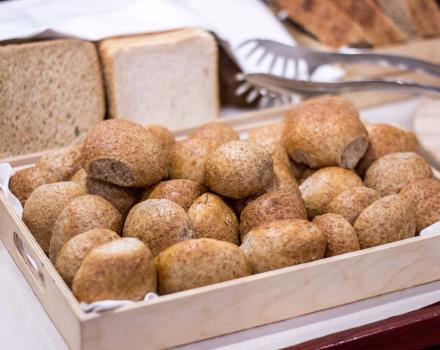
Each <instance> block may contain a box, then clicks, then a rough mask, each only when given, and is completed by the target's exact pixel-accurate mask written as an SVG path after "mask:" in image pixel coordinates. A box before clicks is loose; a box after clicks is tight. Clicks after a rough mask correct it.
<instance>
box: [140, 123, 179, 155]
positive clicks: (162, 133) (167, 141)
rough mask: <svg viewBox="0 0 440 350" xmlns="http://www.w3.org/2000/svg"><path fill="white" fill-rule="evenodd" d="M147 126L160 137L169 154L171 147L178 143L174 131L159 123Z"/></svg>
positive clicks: (146, 126)
mask: <svg viewBox="0 0 440 350" xmlns="http://www.w3.org/2000/svg"><path fill="white" fill-rule="evenodd" d="M145 128H146V129H147V130H148V131H150V132H151V133H152V134H153V135H154V136H156V137H157V138H158V139H159V141H160V143H161V145H162V147H163V148H164V149H165V151H166V153H167V154H168V153H169V152H170V150H171V147H172V146H173V145H174V144H175V143H176V139H175V138H174V135H173V133H172V132H171V131H170V130H169V129H168V128H166V127H164V126H162V125H157V124H147V125H145Z"/></svg>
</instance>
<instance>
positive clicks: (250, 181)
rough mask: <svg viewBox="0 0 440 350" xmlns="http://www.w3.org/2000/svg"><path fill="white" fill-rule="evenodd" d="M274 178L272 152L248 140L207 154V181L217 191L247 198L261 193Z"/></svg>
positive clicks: (227, 144) (226, 194)
mask: <svg viewBox="0 0 440 350" xmlns="http://www.w3.org/2000/svg"><path fill="white" fill-rule="evenodd" d="M272 177H273V162H272V158H271V156H270V154H269V152H267V151H265V150H264V149H263V148H262V147H260V146H258V145H256V144H253V143H250V142H247V141H231V142H228V143H225V144H223V145H221V146H219V147H218V148H217V149H216V150H215V151H214V152H212V153H211V154H209V155H208V159H207V161H206V165H205V184H206V185H208V187H209V188H210V189H211V190H212V191H213V192H216V193H218V194H221V195H223V196H226V197H231V198H237V199H239V198H245V197H249V196H251V195H253V194H256V193H258V192H261V191H263V190H264V188H265V187H266V186H267V185H268V184H269V182H270V180H271V179H272Z"/></svg>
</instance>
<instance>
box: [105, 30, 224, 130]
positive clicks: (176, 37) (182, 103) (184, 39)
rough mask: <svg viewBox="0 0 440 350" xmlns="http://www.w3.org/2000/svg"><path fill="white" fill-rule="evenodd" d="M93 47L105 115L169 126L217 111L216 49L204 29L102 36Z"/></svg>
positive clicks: (190, 122) (189, 122)
mask: <svg viewBox="0 0 440 350" xmlns="http://www.w3.org/2000/svg"><path fill="white" fill-rule="evenodd" d="M99 49H100V53H101V56H102V62H103V67H104V76H105V81H106V85H107V94H108V95H107V98H108V103H109V108H110V116H111V117H114V118H124V119H128V120H131V121H134V122H137V123H141V124H146V123H149V124H151V123H158V124H162V125H165V126H166V127H168V128H170V129H174V130H175V129H178V128H183V127H188V126H194V125H196V124H200V123H203V122H206V121H209V120H212V119H214V118H216V117H217V116H218V111H219V101H218V74H217V60H218V58H217V56H218V53H217V45H216V42H215V40H214V38H213V36H212V35H211V34H209V33H208V32H206V31H204V30H202V29H193V28H188V29H182V30H175V31H169V32H162V33H155V34H146V35H138V36H132V37H121V38H113V39H106V40H103V41H102V42H101V43H100V46H99Z"/></svg>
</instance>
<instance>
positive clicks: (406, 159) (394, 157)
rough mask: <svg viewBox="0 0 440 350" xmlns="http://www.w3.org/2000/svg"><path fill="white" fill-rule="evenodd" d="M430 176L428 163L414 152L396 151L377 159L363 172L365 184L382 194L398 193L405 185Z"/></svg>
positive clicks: (430, 171)
mask: <svg viewBox="0 0 440 350" xmlns="http://www.w3.org/2000/svg"><path fill="white" fill-rule="evenodd" d="M430 177H432V169H431V166H430V165H429V163H428V162H427V161H426V160H424V159H423V158H422V157H420V156H419V155H418V154H416V153H414V152H397V153H390V154H387V155H385V156H383V157H381V158H379V159H377V160H376V161H375V162H374V163H373V164H371V166H370V167H369V168H368V170H367V172H366V173H365V179H364V182H365V185H366V186H367V187H371V188H373V189H375V190H376V191H378V192H379V193H380V194H381V195H382V196H385V195H389V194H393V193H399V191H400V190H401V189H402V188H403V187H404V186H406V185H408V184H410V183H411V182H414V181H416V180H420V179H427V178H430Z"/></svg>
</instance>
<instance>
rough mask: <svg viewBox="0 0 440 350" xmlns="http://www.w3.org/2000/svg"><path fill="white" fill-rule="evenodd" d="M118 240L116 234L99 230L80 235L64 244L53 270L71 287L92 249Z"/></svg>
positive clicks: (118, 237)
mask: <svg viewBox="0 0 440 350" xmlns="http://www.w3.org/2000/svg"><path fill="white" fill-rule="evenodd" d="M120 238H121V237H120V236H119V235H118V234H117V233H116V232H113V231H110V230H107V229H100V228H96V229H93V230H90V231H86V232H84V233H80V234H79V235H76V236H75V237H73V238H72V239H70V240H68V241H67V242H66V243H64V245H63V247H62V248H61V250H60V252H59V253H58V256H57V259H56V262H55V268H56V269H57V271H58V273H59V274H60V275H61V277H62V278H63V280H64V281H65V282H66V284H67V285H68V286H71V285H72V281H73V278H74V277H75V274H76V272H77V271H78V269H79V267H80V266H81V263H82V261H83V260H84V258H85V257H86V255H87V254H88V253H89V252H90V251H91V250H92V249H93V248H96V247H99V246H100V245H103V244H105V243H108V242H111V241H114V240H115V239H120Z"/></svg>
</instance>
